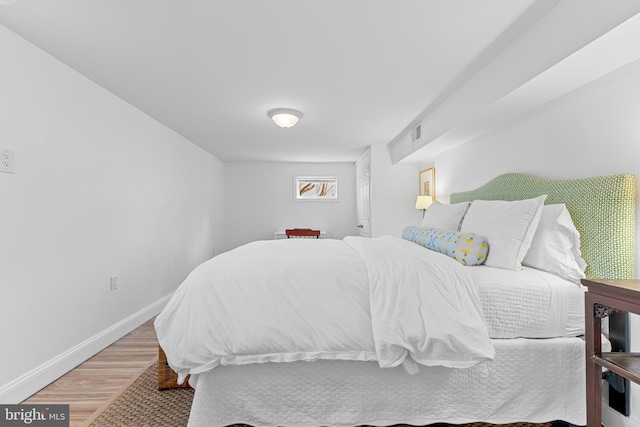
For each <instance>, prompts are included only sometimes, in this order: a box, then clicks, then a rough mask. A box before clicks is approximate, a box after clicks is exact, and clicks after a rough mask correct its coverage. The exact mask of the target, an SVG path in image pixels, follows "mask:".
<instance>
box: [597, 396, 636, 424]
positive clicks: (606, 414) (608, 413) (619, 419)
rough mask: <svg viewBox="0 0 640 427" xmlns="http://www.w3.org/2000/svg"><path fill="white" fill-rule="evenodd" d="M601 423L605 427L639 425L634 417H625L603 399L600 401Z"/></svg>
mask: <svg viewBox="0 0 640 427" xmlns="http://www.w3.org/2000/svg"><path fill="white" fill-rule="evenodd" d="M602 424H603V425H605V426H606V427H640V423H639V422H638V421H637V420H636V419H634V418H631V417H625V416H624V415H622V414H621V413H620V412H618V411H616V410H615V409H612V408H611V407H609V404H608V403H607V402H605V401H603V402H602Z"/></svg>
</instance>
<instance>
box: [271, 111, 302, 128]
mask: <svg viewBox="0 0 640 427" xmlns="http://www.w3.org/2000/svg"><path fill="white" fill-rule="evenodd" d="M267 115H268V116H269V117H271V119H272V120H273V121H274V122H275V124H277V125H278V126H280V127H281V128H290V127H292V126H294V125H295V124H296V123H298V120H300V119H301V118H302V113H301V112H300V111H298V110H294V109H291V108H275V109H273V110H269V111H268V112H267Z"/></svg>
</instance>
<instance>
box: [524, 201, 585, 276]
mask: <svg viewBox="0 0 640 427" xmlns="http://www.w3.org/2000/svg"><path fill="white" fill-rule="evenodd" d="M522 265H526V266H529V267H533V268H537V269H538V270H544V271H548V272H549V273H553V274H555V275H557V276H560V277H562V278H564V279H567V280H570V281H572V282H575V283H577V284H580V279H584V277H585V274H584V270H585V268H586V267H587V263H586V262H585V261H584V260H583V259H582V254H581V253H580V233H579V232H578V230H576V227H575V225H574V224H573V220H572V219H571V215H570V214H569V211H568V210H567V207H566V206H565V205H564V204H559V205H546V206H543V207H542V215H541V216H540V222H539V223H538V228H537V230H536V232H535V234H534V235H533V240H532V242H531V247H530V248H529V251H528V252H527V254H526V255H525V257H524V259H523V260H522Z"/></svg>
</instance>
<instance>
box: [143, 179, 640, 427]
mask: <svg viewBox="0 0 640 427" xmlns="http://www.w3.org/2000/svg"><path fill="white" fill-rule="evenodd" d="M635 187H636V180H635V177H634V176H632V175H628V174H624V175H613V176H605V177H592V178H583V179H574V180H552V181H551V180H545V179H540V178H535V177H531V176H526V175H522V174H506V175H501V176H499V177H497V178H495V179H494V180H492V181H490V182H489V183H487V184H485V185H483V186H482V187H480V188H478V189H476V190H472V191H469V192H464V193H455V194H452V195H451V205H448V206H446V207H442V208H438V209H443V210H442V212H445V213H447V212H449V213H450V212H451V208H452V207H453V208H455V209H457V208H459V207H460V206H463V205H465V204H466V205H465V206H466V209H465V212H464V213H463V215H462V216H461V217H460V218H461V219H458V222H459V224H458V225H457V228H458V230H457V231H456V233H455V235H454V242H455V244H456V245H457V244H458V242H462V240H466V239H470V240H468V241H473V244H476V245H477V248H482V247H484V246H483V245H484V244H486V243H487V242H488V248H487V250H486V251H485V252H482V251H480V250H478V251H472V252H464V251H463V250H462V249H460V247H457V246H456V248H457V250H456V251H454V253H453V254H452V253H449V252H447V251H448V249H447V247H446V245H444V244H443V245H442V246H441V245H435V243H434V242H436V240H435V237H438V238H439V239H440V240H439V241H441V242H442V241H444V240H442V239H444V238H445V237H447V236H448V237H449V238H450V237H451V232H453V230H451V228H450V227H454V226H456V224H454V225H452V226H447V230H444V231H443V229H444V227H442V228H434V227H430V226H429V225H430V224H426V225H427V227H413V228H412V227H408V228H407V229H405V232H406V233H403V238H400V237H396V236H384V237H381V238H375V239H364V238H358V237H348V238H345V239H344V240H330V239H329V240H324V241H323V240H297V241H292V240H288V241H287V240H284V241H269V242H266V241H265V242H253V243H251V244H249V245H245V246H242V247H240V248H237V249H234V250H233V251H230V252H228V253H226V254H221V255H219V256H217V257H215V258H214V259H212V260H210V261H208V262H206V263H204V264H203V265H201V266H199V267H198V268H196V269H195V270H194V271H193V272H192V273H191V274H190V276H189V278H187V279H186V280H185V283H183V284H182V285H181V286H180V287H179V288H178V290H177V291H176V293H175V294H174V296H173V297H172V299H171V301H170V302H169V304H168V305H167V307H166V308H165V309H164V310H163V312H162V313H161V314H160V315H159V316H158V317H157V319H156V331H157V333H158V339H159V342H160V345H161V347H162V348H163V349H164V351H165V352H166V355H167V360H168V363H169V365H170V366H171V367H172V368H173V369H174V370H175V371H176V372H178V374H179V376H180V380H183V379H184V378H185V377H186V375H187V374H191V377H190V382H191V383H192V384H193V386H194V388H195V389H196V392H195V396H194V401H193V405H192V410H191V416H190V420H189V425H190V426H212V427H221V426H227V425H232V424H238V423H244V424H249V425H252V426H255V427H260V426H276V425H283V426H320V425H324V426H355V425H394V424H412V425H426V424H433V423H440V422H446V423H451V424H462V423H470V422H478V421H482V422H488V423H494V424H504V423H513V422H532V423H541V422H549V421H554V420H561V421H565V422H568V423H571V424H577V425H583V424H585V422H586V415H585V380H584V373H585V366H584V357H585V356H584V341H583V339H582V338H581V335H582V333H583V328H584V326H583V319H584V314H583V307H584V305H583V304H584V302H583V292H584V289H583V288H582V287H581V286H580V285H579V279H580V277H579V274H577V277H576V274H574V273H575V268H573V269H571V270H570V272H569V274H568V275H567V273H566V271H565V270H562V274H560V273H558V272H556V271H554V272H550V271H543V270H541V269H539V268H534V267H531V266H524V267H522V268H521V267H520V265H519V262H520V261H522V259H521V258H519V257H520V256H525V255H526V256H529V253H533V252H534V251H533V248H534V247H536V244H537V245H538V251H539V254H538V255H540V256H542V257H544V256H548V255H549V254H550V253H551V254H553V251H552V250H551V249H550V248H548V247H546V246H544V245H545V244H546V243H545V242H546V241H547V239H550V238H551V237H550V236H546V237H545V236H543V237H540V238H538V237H536V236H534V235H533V234H534V233H535V232H536V230H535V228H537V226H538V223H539V222H540V221H542V219H541V218H542V217H543V216H542V213H541V212H542V211H543V210H544V211H545V212H549V211H550V210H551V208H549V209H546V208H545V209H543V208H542V207H541V205H542V204H543V203H544V205H545V206H558V205H559V204H563V205H564V206H565V207H566V208H565V207H562V209H566V211H567V212H568V215H569V216H570V218H571V222H572V226H575V234H578V233H579V238H580V240H579V242H580V243H579V252H576V251H577V250H578V248H573V249H571V250H570V252H571V253H572V254H573V255H576V253H577V255H576V257H577V258H582V259H584V261H585V262H586V268H585V266H584V265H580V266H579V267H580V268H581V269H583V270H584V274H586V276H587V277H600V278H631V277H633V274H634V273H633V266H634V263H635V258H634V257H635V255H634V233H635V231H634V220H635ZM489 200H501V201H509V202H511V201H522V202H517V203H513V204H509V205H508V209H513V208H514V207H515V206H517V207H518V208H517V209H524V210H526V212H529V213H531V212H533V213H531V217H530V218H529V219H528V220H527V221H528V223H527V224H528V225H527V226H526V227H525V228H526V230H524V231H522V230H520V228H518V227H519V225H518V224H516V225H514V227H516V228H514V229H513V230H516V231H517V233H519V232H521V231H522V232H524V233H525V234H526V235H527V236H528V239H529V240H533V241H530V242H529V243H528V245H522V244H521V243H522V240H523V238H520V239H516V240H517V241H519V242H520V243H519V245H520V246H518V247H517V248H516V249H515V250H511V249H509V251H503V248H505V247H507V246H509V245H514V244H515V243H514V241H512V240H513V239H511V236H512V234H513V233H516V232H515V231H514V232H513V233H512V232H511V231H510V232H509V233H506V234H505V233H504V230H498V231H496V230H495V228H496V227H495V225H496V224H495V222H496V221H493V222H494V223H493V224H489V226H488V227H489V228H486V227H487V224H484V223H485V222H486V221H485V220H484V219H486V218H489V217H490V218H493V219H498V218H499V217H500V214H496V215H495V216H494V213H495V212H496V211H495V210H493V209H496V206H498V205H499V207H500V209H502V205H501V204H500V203H508V202H496V203H492V202H486V201H489ZM471 201H480V202H474V203H475V204H474V203H468V202H471ZM483 201H484V202H483ZM531 206H537V207H536V208H535V209H532V208H531ZM525 208H526V209H525ZM430 209H431V207H430ZM437 212H438V211H437V210H436V209H435V208H434V209H433V210H432V213H433V215H431V214H430V213H429V211H427V214H428V215H427V216H430V218H431V219H432V220H434V221H435V222H438V220H442V221H445V222H444V223H446V221H448V220H450V219H451V218H453V216H451V215H449V214H447V215H444V216H442V215H441V217H440V218H438V217H437V215H436V213H437ZM500 212H502V211H500ZM536 212H537V213H536ZM512 213H513V212H511V213H510V214H509V215H511V216H509V215H507V217H506V220H504V221H502V222H503V223H504V227H506V228H505V229H508V227H510V226H512V224H509V223H510V222H511V220H510V219H509V218H512V217H513V215H512ZM434 215H435V216H434ZM525 216H526V215H525ZM518 217H519V216H518ZM483 218H484V219H483ZM474 221H475V222H474ZM454 222H455V221H454ZM498 222H500V221H498ZM525 222H526V221H525ZM423 225H424V224H423ZM483 227H485V228H484V229H483ZM492 227H493V228H492ZM532 227H533V228H534V232H532V231H531V228H532ZM521 228H522V227H521ZM541 228H542V226H541ZM476 230H478V231H483V233H480V232H476ZM518 230H519V231H518ZM447 232H448V233H450V234H448V235H447V236H445V235H444V234H445V233H447ZM438 233H439V234H438ZM495 233H498V234H495ZM517 233H516V234H517ZM552 234H553V235H554V236H555V234H556V233H555V232H552ZM561 234H562V233H561ZM569 234H570V233H568V234H567V235H569ZM486 235H489V236H492V237H490V238H487V237H486ZM562 235H564V234H562ZM460 236H462V237H460ZM496 236H497V237H496ZM571 236H573V235H571ZM456 239H457V240H456ZM473 239H476V240H473ZM500 239H506V240H504V242H503V241H502V240H500ZM536 242H537V243H536ZM540 242H542V243H540ZM572 242H573V243H575V240H572ZM516 243H517V242H516ZM540 245H542V246H540ZM529 246H530V247H531V249H530V248H529ZM523 248H524V249H523ZM565 249H566V248H565ZM523 251H524V252H526V254H525V253H523ZM463 252H464V257H463V258H464V259H460V257H462V255H460V254H462V253H463ZM503 252H504V253H503ZM512 252H514V253H515V252H518V255H517V257H516V258H518V259H520V261H518V262H516V263H515V264H513V262H514V259H513V257H512ZM494 255H495V257H493V258H492V256H494ZM474 257H475V258H477V259H475V258H474ZM482 257H485V258H486V260H482V259H481V258H482ZM530 258H531V259H532V260H534V261H535V256H533V255H532V256H531V257H530ZM569 258H572V259H573V257H569ZM554 260H555V258H554ZM485 261H486V262H485ZM534 261H531V263H530V264H531V265H535V262H534ZM552 261H553V260H552ZM465 263H470V264H473V263H478V264H482V265H474V266H469V265H465ZM503 263H506V264H505V265H502V264H503ZM488 264H491V265H488ZM512 264H513V266H515V267H514V268H511V266H512ZM560 264H561V265H560V267H559V268H561V269H563V268H564V267H565V266H564V264H562V263H560ZM294 265H295V266H296V267H295V268H294V267H293V266H294ZM580 274H582V273H580ZM559 276H562V277H559ZM213 282H217V284H215V285H211V283H213Z"/></svg>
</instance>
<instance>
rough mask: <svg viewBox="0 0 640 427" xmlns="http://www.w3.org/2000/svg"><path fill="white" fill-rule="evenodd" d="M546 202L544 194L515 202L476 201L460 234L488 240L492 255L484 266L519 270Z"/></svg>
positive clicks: (463, 222) (472, 204)
mask: <svg viewBox="0 0 640 427" xmlns="http://www.w3.org/2000/svg"><path fill="white" fill-rule="evenodd" d="M546 198H547V195H546V194H545V195H542V196H539V197H536V198H535V199H527V200H517V201H513V202H507V201H504V200H475V201H474V202H472V203H471V206H470V207H469V210H468V211H467V214H466V215H465V217H464V219H463V220H462V227H461V228H460V231H468V232H471V233H476V234H479V235H481V236H484V237H486V238H487V240H488V241H489V254H488V255H487V260H486V262H485V265H488V266H490V267H500V268H506V269H508V270H517V269H519V268H520V267H522V259H523V258H524V256H525V255H526V254H527V251H528V250H529V247H530V246H531V241H532V240H533V235H534V233H535V232H536V228H537V227H538V222H539V221H540V215H541V213H542V205H543V203H544V201H545V199H546Z"/></svg>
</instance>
